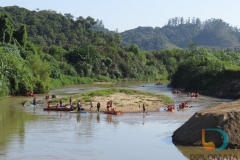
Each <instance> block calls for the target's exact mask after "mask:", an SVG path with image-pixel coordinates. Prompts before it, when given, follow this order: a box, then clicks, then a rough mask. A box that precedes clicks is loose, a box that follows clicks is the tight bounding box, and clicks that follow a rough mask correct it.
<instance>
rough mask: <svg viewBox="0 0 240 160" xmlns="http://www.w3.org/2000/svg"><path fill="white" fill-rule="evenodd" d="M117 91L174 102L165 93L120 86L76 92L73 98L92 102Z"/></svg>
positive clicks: (56, 100)
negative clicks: (120, 87) (97, 97)
mask: <svg viewBox="0 0 240 160" xmlns="http://www.w3.org/2000/svg"><path fill="white" fill-rule="evenodd" d="M115 93H124V94H127V95H139V96H153V97H157V98H158V99H161V100H162V103H163V104H170V103H172V102H173V100H172V99H171V98H170V97H168V96H166V95H163V94H154V93H150V92H144V91H138V90H131V89H118V88H111V89H104V90H95V91H89V92H85V93H82V94H76V95H73V96H71V97H72V98H73V99H76V98H77V99H79V100H81V102H82V103H83V104H84V103H86V102H90V101H91V100H92V98H93V97H95V96H103V97H109V96H110V95H111V94H115ZM63 100H64V101H65V102H67V101H68V100H69V97H66V98H63ZM59 101H60V99H59V98H55V99H52V100H51V101H50V103H58V102H59ZM75 103H77V101H76V100H75V101H74V104H75Z"/></svg>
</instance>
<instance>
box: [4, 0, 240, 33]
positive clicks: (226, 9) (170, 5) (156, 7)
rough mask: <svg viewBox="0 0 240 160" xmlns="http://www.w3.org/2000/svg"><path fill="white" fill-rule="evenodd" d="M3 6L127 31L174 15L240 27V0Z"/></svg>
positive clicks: (83, 0)
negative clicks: (67, 16)
mask: <svg viewBox="0 0 240 160" xmlns="http://www.w3.org/2000/svg"><path fill="white" fill-rule="evenodd" d="M0 5H1V6H2V7H5V6H13V5H17V6H19V7H23V8H26V9H29V10H36V9H37V8H39V9H40V10H49V9H51V10H54V11H56V12H57V13H61V14H64V13H70V14H72V15H73V16H74V17H75V18H76V17H79V16H82V17H84V18H86V17H87V16H91V17H92V18H94V19H95V20H96V19H99V20H102V21H103V24H104V26H105V28H107V29H109V30H111V31H114V30H116V29H117V30H118V31H119V32H123V31H125V30H130V29H134V28H137V27H138V26H142V27H146V26H150V27H163V26H164V25H165V24H166V23H167V22H168V20H169V19H170V18H174V17H183V18H184V19H187V18H188V17H191V18H192V17H195V18H200V19H201V21H204V20H207V19H211V18H219V19H222V20H223V21H225V22H227V23H229V24H230V25H231V26H233V27H238V28H240V1H239V0H41V1H39V0H38V1H34V0H4V1H3V0H2V2H1V4H0Z"/></svg>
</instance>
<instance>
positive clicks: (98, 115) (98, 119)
mask: <svg viewBox="0 0 240 160" xmlns="http://www.w3.org/2000/svg"><path fill="white" fill-rule="evenodd" d="M97 122H98V123H100V113H99V112H98V113H97Z"/></svg>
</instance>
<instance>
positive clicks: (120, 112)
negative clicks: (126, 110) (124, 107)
mask: <svg viewBox="0 0 240 160" xmlns="http://www.w3.org/2000/svg"><path fill="white" fill-rule="evenodd" d="M103 113H105V114H111V115H123V112H122V111H114V110H111V111H110V110H109V111H107V110H105V111H103Z"/></svg>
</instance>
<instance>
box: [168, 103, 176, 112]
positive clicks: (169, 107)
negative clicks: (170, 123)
mask: <svg viewBox="0 0 240 160" xmlns="http://www.w3.org/2000/svg"><path fill="white" fill-rule="evenodd" d="M174 109H175V106H174V105H173V104H169V105H168V107H167V111H174Z"/></svg>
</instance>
